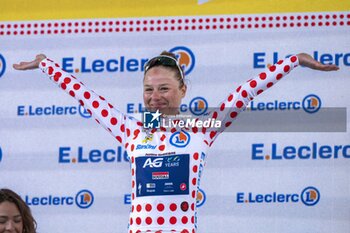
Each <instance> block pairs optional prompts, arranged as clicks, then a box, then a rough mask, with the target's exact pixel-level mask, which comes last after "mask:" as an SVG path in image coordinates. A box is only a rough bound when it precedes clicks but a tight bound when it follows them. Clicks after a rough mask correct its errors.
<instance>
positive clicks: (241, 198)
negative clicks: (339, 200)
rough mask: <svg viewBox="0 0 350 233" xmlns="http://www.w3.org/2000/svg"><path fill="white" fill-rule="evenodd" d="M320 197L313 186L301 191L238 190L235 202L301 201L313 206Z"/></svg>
mask: <svg viewBox="0 0 350 233" xmlns="http://www.w3.org/2000/svg"><path fill="white" fill-rule="evenodd" d="M320 197H321V195H320V192H319V190H318V189H317V188H315V187H312V186H309V187H306V188H304V189H303V190H302V191H301V193H278V192H271V193H253V192H248V193H247V192H238V193H237V196H236V202H237V203H246V204H260V203H265V204H273V203H279V204H281V203H282V204H283V203H303V204H304V205H306V206H314V205H316V204H317V203H318V202H319V200H320Z"/></svg>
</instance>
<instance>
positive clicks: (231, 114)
mask: <svg viewBox="0 0 350 233" xmlns="http://www.w3.org/2000/svg"><path fill="white" fill-rule="evenodd" d="M296 66H298V59H297V57H296V56H292V57H290V58H287V59H286V60H283V61H279V62H278V64H275V65H272V66H270V67H269V69H267V70H265V71H263V72H262V73H261V74H258V75H257V76H255V77H253V78H252V79H250V80H248V81H247V82H245V83H243V84H242V85H240V86H239V87H238V88H232V90H233V92H232V93H230V94H229V95H228V97H227V98H225V100H224V101H223V102H222V103H220V104H219V105H218V106H219V108H218V109H217V111H213V112H212V113H211V115H209V117H212V118H214V119H219V120H222V121H223V128H225V127H229V126H230V125H231V124H232V123H233V121H234V120H235V119H236V117H237V116H238V114H239V113H240V112H242V111H243V110H244V109H245V108H246V107H247V105H248V103H249V101H250V100H252V99H253V98H254V97H255V96H256V95H258V94H260V93H262V92H263V91H264V90H266V89H268V88H269V87H272V86H273V85H275V83H276V82H277V81H278V80H279V79H281V78H282V77H283V76H284V75H286V74H287V73H289V72H290V71H291V70H292V69H293V68H294V67H296ZM40 68H41V69H42V70H43V71H44V72H46V73H47V74H48V75H49V77H50V78H51V79H52V80H53V81H54V82H55V83H56V84H57V85H58V86H59V87H61V88H62V89H63V90H65V91H66V92H67V93H68V94H70V95H71V96H73V97H74V98H76V99H77V100H78V101H79V103H80V104H81V105H82V106H84V107H85V108H86V109H87V111H88V112H89V113H91V114H92V115H93V119H95V120H96V121H97V122H98V123H99V124H101V125H102V126H103V127H105V128H106V130H108V132H110V133H111V134H112V135H113V136H114V138H115V139H116V141H117V142H118V143H121V144H124V147H125V148H126V150H127V152H128V154H129V155H130V162H131V182H130V184H131V187H132V192H131V202H132V206H131V213H130V218H129V224H130V226H129V232H150V231H151V232H159V231H160V230H161V229H172V228H174V229H175V232H192V233H193V232H195V230H193V229H195V226H196V220H195V217H194V216H195V214H196V207H195V203H196V198H197V194H198V188H199V185H200V182H201V174H202V169H203V167H204V166H205V153H206V149H204V148H207V147H210V146H211V145H212V144H213V142H214V140H215V139H216V137H217V136H218V135H219V134H220V133H221V132H222V130H221V129H215V130H212V129H210V128H209V127H208V128H201V129H199V128H193V129H186V130H187V131H188V132H189V135H190V138H191V143H190V144H189V147H187V148H185V149H186V153H188V154H189V159H190V161H189V169H188V172H189V177H188V180H187V181H186V182H183V183H181V184H180V187H179V188H180V189H181V190H182V191H185V190H186V192H187V191H188V192H187V194H186V195H181V198H169V196H166V197H161V196H156V198H149V197H147V198H140V197H139V196H138V195H140V189H141V190H142V189H143V188H142V184H140V182H139V180H138V177H137V176H138V174H139V172H138V170H137V169H138V168H137V166H136V164H137V161H138V160H137V158H138V157H140V156H144V155H145V153H152V155H154V154H156V153H158V155H164V154H165V155H169V152H171V153H170V154H173V152H174V151H175V152H180V149H179V148H175V147H174V145H172V144H171V142H170V141H171V137H172V135H173V133H175V132H177V130H178V129H176V128H172V129H171V132H169V131H164V130H157V129H153V130H151V131H150V132H147V133H145V131H144V129H142V122H138V121H137V120H132V119H130V118H128V117H127V116H126V115H124V114H122V113H120V112H119V111H118V110H116V109H114V108H113V106H112V105H111V104H110V103H108V102H107V101H106V100H105V99H104V98H103V97H102V96H99V95H97V94H96V93H95V92H93V91H92V90H89V89H87V88H86V87H85V86H84V84H82V83H81V82H79V81H78V80H77V79H76V78H74V77H72V76H71V75H69V74H67V73H66V72H64V71H62V70H61V69H60V68H59V67H58V65H56V64H55V63H53V62H51V61H50V60H49V59H46V60H44V61H43V62H42V63H41V67H40ZM191 131H192V132H191ZM198 132H201V133H198ZM150 135H152V137H150ZM146 139H147V140H146ZM148 140H149V141H148ZM139 145H150V146H151V147H154V148H152V150H147V149H140V146H139ZM154 145H156V146H154ZM200 148H202V149H200ZM181 153H183V149H181ZM170 175H171V174H170ZM140 185H141V186H140ZM171 185H172V183H171V182H169V186H171ZM150 186H152V184H151V183H150ZM158 227H159V229H158ZM151 229H152V230H151ZM154 229H156V230H154ZM158 230H159V231H158Z"/></svg>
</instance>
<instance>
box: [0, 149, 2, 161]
mask: <svg viewBox="0 0 350 233" xmlns="http://www.w3.org/2000/svg"><path fill="white" fill-rule="evenodd" d="M1 160H2V150H1V147H0V162H1Z"/></svg>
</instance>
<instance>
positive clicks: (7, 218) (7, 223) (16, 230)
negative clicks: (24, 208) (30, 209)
mask: <svg viewBox="0 0 350 233" xmlns="http://www.w3.org/2000/svg"><path fill="white" fill-rule="evenodd" d="M0 233H23V220H22V216H21V214H20V212H19V210H18V208H17V206H16V205H15V204H14V203H12V202H9V201H4V202H2V203H0Z"/></svg>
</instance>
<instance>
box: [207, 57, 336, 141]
mask: <svg viewBox="0 0 350 233" xmlns="http://www.w3.org/2000/svg"><path fill="white" fill-rule="evenodd" d="M298 65H301V66H305V67H308V68H310V69H314V70H319V71H335V70H338V69H339V67H338V66H336V65H324V64H322V63H320V62H318V61H316V60H315V59H313V58H312V57H311V56H310V55H308V54H306V53H300V54H297V55H294V56H291V57H289V58H286V59H285V60H280V61H279V62H277V63H276V64H274V65H272V66H270V67H269V68H267V69H266V70H264V71H263V72H261V73H260V74H259V75H257V76H255V77H254V78H253V79H250V80H248V81H247V82H246V83H244V84H242V85H240V86H239V87H238V88H236V90H235V91H234V92H232V93H230V94H229V96H228V97H227V99H226V100H224V101H223V102H221V103H220V105H219V107H218V109H217V111H213V112H211V113H210V117H212V118H215V119H217V120H221V122H222V127H221V128H220V129H218V130H216V129H210V130H208V129H204V130H203V132H204V133H205V134H206V135H205V142H206V144H208V145H209V146H210V145H212V143H213V142H214V140H215V139H216V137H217V136H218V134H219V133H221V132H222V131H224V130H225V129H226V128H227V127H229V126H230V125H231V124H232V122H233V121H234V120H235V119H236V117H237V116H238V114H239V113H240V112H242V111H243V110H244V109H245V108H246V107H247V106H248V104H249V102H250V101H252V100H253V99H254V98H255V97H256V96H257V95H259V94H261V93H262V92H264V91H265V90H267V89H268V88H270V87H272V86H274V84H275V83H277V82H278V81H279V80H280V79H281V78H282V77H284V76H285V75H287V74H288V73H289V72H290V71H291V70H293V69H294V68H295V67H297V66H298Z"/></svg>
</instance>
